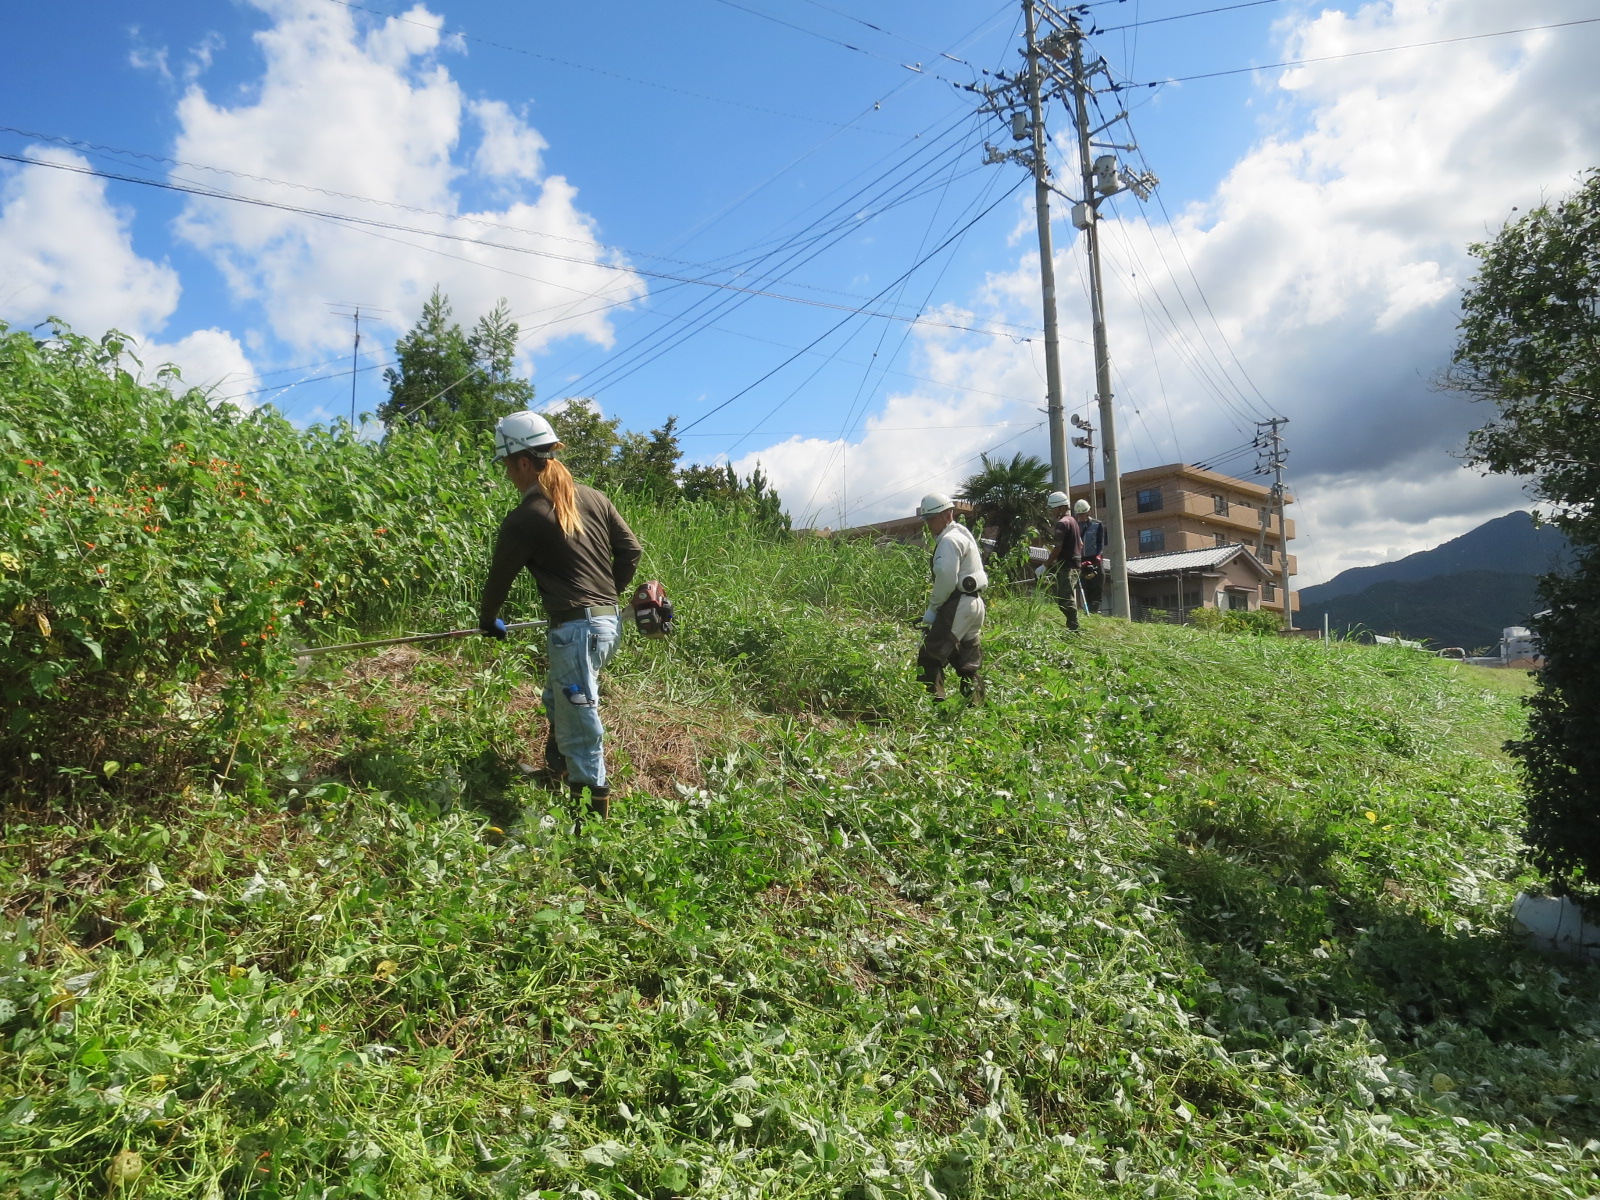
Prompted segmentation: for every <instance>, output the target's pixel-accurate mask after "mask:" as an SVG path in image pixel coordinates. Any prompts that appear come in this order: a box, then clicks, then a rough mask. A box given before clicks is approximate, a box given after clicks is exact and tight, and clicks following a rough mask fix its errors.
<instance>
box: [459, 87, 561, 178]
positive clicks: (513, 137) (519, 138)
mask: <svg viewBox="0 0 1600 1200" xmlns="http://www.w3.org/2000/svg"><path fill="white" fill-rule="evenodd" d="M472 115H473V116H474V117H476V118H477V119H478V124H479V125H480V126H482V128H483V140H482V141H481V142H479V143H478V149H477V152H476V153H475V154H474V155H473V156H472V162H473V165H474V166H475V167H476V168H477V169H478V170H479V171H480V172H481V173H482V174H484V175H485V176H487V177H488V178H490V179H526V180H530V181H536V180H537V179H538V178H539V156H540V155H541V154H542V153H543V152H544V151H545V150H546V149H548V148H549V143H548V142H546V141H545V140H544V138H542V137H540V136H539V131H538V130H536V129H532V128H530V127H529V126H527V125H524V124H523V123H522V122H521V121H520V120H518V119H517V117H515V116H514V115H513V114H512V112H511V109H510V108H509V107H508V106H507V105H506V104H505V102H504V101H501V100H479V101H477V102H476V103H474V104H473V105H472Z"/></svg>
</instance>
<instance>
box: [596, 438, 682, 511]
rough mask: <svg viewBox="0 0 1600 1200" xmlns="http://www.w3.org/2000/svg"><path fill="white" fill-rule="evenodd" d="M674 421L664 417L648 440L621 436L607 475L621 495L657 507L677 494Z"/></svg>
mask: <svg viewBox="0 0 1600 1200" xmlns="http://www.w3.org/2000/svg"><path fill="white" fill-rule="evenodd" d="M681 457H683V451H682V449H681V448H680V447H679V446H678V418H677V417H668V418H667V420H666V423H665V424H664V425H662V426H661V427H660V428H658V429H652V430H651V431H650V433H649V435H648V436H646V435H645V434H642V433H632V432H629V433H624V434H623V435H622V438H621V441H620V442H619V443H618V445H617V453H616V457H615V458H614V459H613V461H612V464H611V469H610V472H609V475H610V479H611V482H612V485H613V486H614V487H616V488H618V489H619V490H621V491H627V492H633V493H635V494H636V495H641V496H646V497H648V498H649V499H651V500H654V501H655V502H656V503H658V504H661V503H664V502H666V501H668V500H671V499H673V498H674V497H676V496H677V494H678V459H680V458H681Z"/></svg>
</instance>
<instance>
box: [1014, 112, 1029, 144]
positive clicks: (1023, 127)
mask: <svg viewBox="0 0 1600 1200" xmlns="http://www.w3.org/2000/svg"><path fill="white" fill-rule="evenodd" d="M1011 140H1012V141H1014V142H1025V141H1027V140H1028V114H1027V113H1024V112H1014V113H1012V114H1011Z"/></svg>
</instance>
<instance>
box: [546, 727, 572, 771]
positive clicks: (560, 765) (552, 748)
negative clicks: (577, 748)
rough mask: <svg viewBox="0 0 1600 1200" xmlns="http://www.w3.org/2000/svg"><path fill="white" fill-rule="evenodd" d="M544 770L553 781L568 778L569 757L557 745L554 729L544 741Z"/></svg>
mask: <svg viewBox="0 0 1600 1200" xmlns="http://www.w3.org/2000/svg"><path fill="white" fill-rule="evenodd" d="M544 769H545V774H547V775H549V776H550V778H551V779H565V778H566V777H567V756H566V755H565V754H563V753H561V748H560V747H559V746H557V745H556V732H555V730H554V729H552V730H551V731H550V732H549V734H547V735H546V737H545V739H544Z"/></svg>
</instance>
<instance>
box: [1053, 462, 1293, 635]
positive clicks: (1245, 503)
mask: <svg viewBox="0 0 1600 1200" xmlns="http://www.w3.org/2000/svg"><path fill="white" fill-rule="evenodd" d="M1088 497H1089V488H1088V485H1086V484H1079V485H1077V486H1076V487H1074V488H1072V498H1073V499H1074V500H1079V499H1086V498H1088ZM1284 499H1285V503H1288V504H1292V503H1294V496H1293V495H1292V494H1291V495H1288V496H1286V497H1285V498H1284ZM1092 503H1093V505H1094V508H1095V513H1096V515H1097V516H1100V517H1101V518H1102V519H1103V518H1104V515H1105V485H1104V484H1103V483H1098V482H1097V483H1096V486H1095V495H1094V497H1093V500H1092ZM1122 520H1123V525H1124V530H1125V532H1126V534H1127V554H1128V562H1129V564H1130V566H1129V572H1128V574H1129V590H1130V593H1133V592H1139V593H1140V594H1139V595H1132V597H1131V598H1132V599H1133V602H1134V606H1135V608H1136V609H1138V608H1140V607H1141V606H1143V607H1152V608H1162V609H1167V610H1170V608H1171V607H1172V606H1171V605H1167V604H1164V603H1162V601H1165V600H1167V599H1169V597H1167V596H1166V595H1165V594H1162V595H1160V596H1156V595H1155V593H1154V592H1151V594H1150V595H1149V596H1144V595H1143V593H1144V592H1145V591H1146V590H1148V587H1149V586H1153V585H1154V583H1155V580H1154V578H1152V576H1153V575H1155V574H1158V573H1159V574H1162V575H1165V574H1166V572H1164V571H1163V572H1157V571H1154V570H1151V571H1143V570H1141V569H1140V568H1136V567H1134V566H1133V565H1132V564H1134V563H1135V562H1136V561H1137V560H1139V559H1156V556H1165V555H1174V556H1176V555H1185V556H1187V555H1189V554H1190V552H1194V551H1202V550H1216V549H1218V548H1220V547H1225V546H1242V547H1243V548H1244V549H1245V550H1246V551H1247V552H1248V554H1249V556H1250V557H1253V558H1254V559H1256V560H1258V562H1259V563H1260V565H1261V566H1264V567H1265V568H1266V573H1262V572H1259V571H1256V570H1254V568H1253V567H1248V568H1247V564H1245V563H1244V562H1243V561H1242V560H1240V559H1238V557H1237V556H1234V555H1229V556H1227V558H1228V559H1229V560H1230V565H1231V566H1232V568H1233V569H1232V570H1230V571H1229V572H1228V574H1229V576H1230V577H1229V579H1228V581H1227V583H1226V586H1225V587H1224V588H1223V589H1222V591H1225V592H1226V593H1227V597H1228V598H1227V599H1225V600H1224V599H1219V598H1218V596H1220V595H1221V594H1222V592H1220V591H1219V592H1217V594H1216V595H1209V594H1208V589H1205V588H1202V587H1199V586H1197V585H1198V583H1199V580H1197V579H1196V580H1193V582H1191V583H1189V584H1188V585H1186V586H1184V587H1182V588H1178V589H1175V588H1173V587H1170V586H1169V587H1168V588H1167V590H1168V591H1177V593H1178V596H1179V601H1178V605H1177V607H1179V608H1189V607H1194V605H1192V604H1188V603H1185V602H1184V596H1185V593H1187V592H1193V593H1194V594H1195V596H1196V597H1197V598H1198V603H1203V604H1205V606H1206V607H1214V606H1215V607H1220V606H1224V605H1226V606H1229V607H1237V608H1266V609H1271V610H1274V611H1276V612H1282V611H1283V597H1282V595H1281V590H1282V589H1281V588H1280V587H1279V585H1278V578H1279V575H1280V572H1281V571H1282V569H1283V557H1284V555H1286V554H1287V555H1288V560H1289V574H1290V575H1291V576H1292V575H1295V574H1296V573H1297V566H1298V564H1297V562H1296V560H1295V556H1294V555H1293V554H1290V553H1289V550H1288V544H1289V542H1290V541H1292V540H1293V539H1294V522H1293V521H1287V522H1286V523H1285V524H1286V526H1287V528H1280V527H1279V523H1278V514H1277V512H1276V511H1275V510H1274V508H1273V504H1272V489H1271V488H1269V487H1267V486H1266V485H1265V484H1260V483H1253V482H1250V481H1248V480H1244V479H1235V478H1234V477H1233V476H1231V475H1224V474H1222V473H1221V472H1219V471H1208V470H1205V469H1204V468H1201V467H1192V466H1189V465H1187V464H1185V463H1172V464H1170V465H1168V466H1164V467H1146V468H1145V469H1144V470H1142V471H1128V472H1126V473H1125V474H1124V475H1123V476H1122ZM1213 557H1215V556H1213V555H1201V556H1198V557H1196V558H1189V557H1185V558H1182V559H1178V558H1173V559H1168V560H1166V561H1168V562H1172V563H1174V564H1176V563H1177V562H1182V563H1183V564H1184V566H1185V568H1188V569H1191V570H1192V569H1193V568H1190V563H1191V562H1192V563H1195V564H1196V565H1197V566H1198V564H1199V562H1200V560H1201V559H1204V560H1206V565H1205V566H1204V567H1200V568H1199V569H1201V570H1208V571H1216V570H1218V568H1220V567H1221V566H1222V563H1221V562H1218V563H1215V564H1213V563H1211V562H1210V561H1209V560H1210V559H1211V558H1213ZM1158 561H1159V560H1157V561H1151V562H1147V563H1145V564H1142V566H1145V567H1150V568H1155V567H1156V566H1157V562H1158ZM1241 569H1244V573H1243V574H1241V573H1240V571H1241ZM1186 573H1187V572H1186ZM1141 575H1142V576H1144V580H1141ZM1269 575H1270V578H1269V577H1267V576H1269ZM1251 576H1258V577H1259V578H1257V579H1256V580H1255V582H1251V579H1250V577H1251ZM1145 581H1148V584H1147V583H1146V582H1145ZM1213 590H1214V589H1213ZM1289 603H1290V604H1291V606H1292V607H1291V609H1290V611H1291V612H1294V611H1298V610H1299V608H1300V594H1299V593H1298V592H1294V591H1291V592H1290V593H1289Z"/></svg>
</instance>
